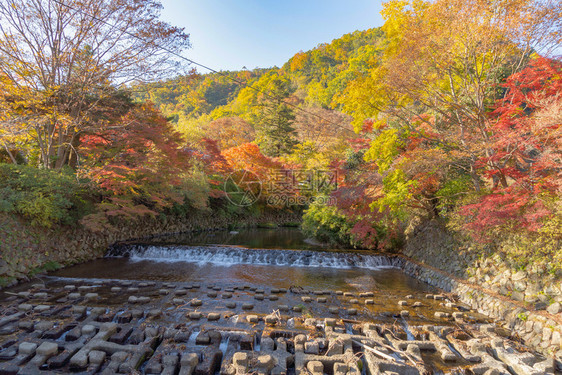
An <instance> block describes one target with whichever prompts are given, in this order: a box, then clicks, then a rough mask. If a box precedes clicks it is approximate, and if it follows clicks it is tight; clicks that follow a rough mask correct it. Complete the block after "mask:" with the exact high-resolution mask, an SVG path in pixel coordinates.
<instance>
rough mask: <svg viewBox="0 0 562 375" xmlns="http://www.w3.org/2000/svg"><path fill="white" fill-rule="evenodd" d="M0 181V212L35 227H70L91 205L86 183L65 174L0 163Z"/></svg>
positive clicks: (90, 194)
mask: <svg viewBox="0 0 562 375" xmlns="http://www.w3.org/2000/svg"><path fill="white" fill-rule="evenodd" d="M0 180H1V181H3V185H4V186H2V187H1V188H0V212H4V213H11V214H17V215H21V216H23V217H25V218H26V219H28V220H30V221H31V223H32V224H33V225H36V226H42V227H46V228H50V227H52V226H53V225H54V224H63V225H71V224H74V223H76V222H77V221H78V220H79V219H80V218H81V217H82V216H84V215H85V214H87V213H89V212H90V211H91V209H92V206H93V203H92V200H93V199H92V198H93V192H92V191H91V190H90V187H89V184H88V183H87V181H86V180H78V179H77V178H76V176H75V175H74V174H73V173H72V172H69V171H65V172H55V171H51V170H43V169H38V168H35V167H30V166H25V165H13V164H0Z"/></svg>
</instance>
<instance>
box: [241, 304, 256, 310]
mask: <svg viewBox="0 0 562 375" xmlns="http://www.w3.org/2000/svg"><path fill="white" fill-rule="evenodd" d="M253 308H254V304H252V303H243V304H242V310H252V309H253Z"/></svg>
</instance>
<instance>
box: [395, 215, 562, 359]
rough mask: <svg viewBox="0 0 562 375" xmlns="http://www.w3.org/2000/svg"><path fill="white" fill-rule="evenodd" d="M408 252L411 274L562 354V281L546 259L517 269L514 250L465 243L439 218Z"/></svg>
mask: <svg viewBox="0 0 562 375" xmlns="http://www.w3.org/2000/svg"><path fill="white" fill-rule="evenodd" d="M402 254H403V256H404V259H405V260H406V262H405V264H404V266H403V267H402V268H403V270H404V271H405V272H406V273H407V274H409V275H411V276H414V277H416V278H417V279H419V280H421V281H424V282H426V283H428V284H430V285H433V286H437V287H439V288H441V289H443V290H445V291H447V292H450V293H453V294H456V295H457V296H458V298H459V300H460V301H461V302H464V303H466V304H468V305H470V306H471V307H472V308H473V309H475V310H477V311H479V312H481V313H483V314H485V315H487V316H489V317H491V318H493V319H496V320H497V323H498V324H500V325H503V326H504V327H505V328H507V329H509V330H510V331H512V332H513V334H514V335H516V336H518V337H519V338H521V339H522V340H524V342H525V343H526V344H527V345H529V346H530V347H532V348H533V349H535V350H537V351H540V352H542V353H543V354H545V355H549V356H555V357H556V358H558V359H560V358H562V352H561V337H562V314H561V312H562V305H561V303H562V289H561V288H562V283H561V280H560V275H558V274H557V273H554V272H548V269H547V268H546V266H545V264H544V263H541V262H538V263H537V264H532V265H531V266H528V267H525V269H516V268H515V267H514V261H513V259H512V258H511V257H509V256H508V255H507V256H506V254H501V253H493V252H486V250H485V249H484V248H482V247H480V248H477V247H476V246H471V245H468V244H466V243H463V242H462V241H459V240H458V239H457V238H455V237H454V236H453V235H452V234H451V233H450V232H448V231H447V230H445V229H444V227H442V226H441V225H440V224H439V223H437V222H430V223H426V224H425V225H423V226H421V227H419V228H417V229H416V231H415V232H414V233H412V234H411V236H410V237H409V238H408V241H407V243H406V246H405V248H404V249H403V251H402ZM545 262H546V260H545Z"/></svg>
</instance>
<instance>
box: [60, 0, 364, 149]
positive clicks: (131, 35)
mask: <svg viewBox="0 0 562 375" xmlns="http://www.w3.org/2000/svg"><path fill="white" fill-rule="evenodd" d="M52 1H54V2H55V3H57V4H59V5H62V6H64V7H67V8H68V9H71V10H73V11H75V12H78V13H81V14H83V15H85V16H88V17H90V18H92V19H94V20H96V21H98V22H101V23H103V24H105V25H107V26H109V27H110V28H112V29H117V30H119V31H120V32H122V33H124V34H127V35H128V36H130V37H132V38H135V39H139V40H142V38H140V37H139V36H137V35H135V34H133V33H131V32H129V31H127V30H122V29H120V28H118V27H117V26H115V25H113V24H111V23H109V22H107V21H105V20H102V19H100V18H98V17H96V16H92V15H91V14H88V13H86V12H84V11H83V10H82V9H77V8H75V7H73V6H71V5H68V4H65V3H63V2H62V1H60V0H52ZM155 46H156V48H159V49H160V50H162V51H165V52H167V53H169V54H171V55H173V56H176V57H178V58H180V59H182V60H185V61H187V62H189V63H191V64H193V65H196V66H198V67H201V68H203V69H206V70H208V71H210V72H213V73H216V74H218V75H220V76H223V77H225V78H227V79H229V80H231V81H233V82H236V83H237V84H239V85H241V86H243V87H248V88H250V89H252V90H254V91H256V92H259V93H261V94H263V95H265V96H266V97H268V98H270V99H272V100H277V101H280V102H283V103H284V104H285V105H288V106H290V107H293V108H295V109H296V110H298V111H301V112H304V113H307V114H309V115H312V116H314V117H316V118H318V119H320V120H322V121H325V122H327V123H329V124H332V125H334V126H336V127H338V128H341V129H344V130H347V131H349V132H352V133H353V134H354V135H356V133H355V132H354V131H353V130H350V129H348V128H346V127H344V126H341V125H340V124H338V123H335V122H332V121H330V120H328V119H326V118H324V117H322V116H320V115H318V114H316V113H312V112H310V111H307V110H305V109H303V108H301V107H299V106H297V105H295V104H293V103H290V102H287V101H286V100H284V99H283V98H280V97H276V96H274V95H271V94H269V93H268V92H265V91H263V90H260V89H258V88H256V87H254V86H252V85H249V84H245V83H244V82H242V81H240V80H239V79H236V78H234V77H231V76H229V75H228V74H225V73H223V72H221V71H219V70H216V69H213V68H211V67H209V66H207V65H204V64H201V63H198V62H197V61H195V60H192V59H189V58H187V57H185V56H182V55H180V54H179V53H177V52H175V51H172V50H171V49H169V48H166V47H163V46H161V45H158V44H156V45H155ZM321 133H322V129H320V131H319V133H318V135H317V137H316V140H318V138H319V137H320V135H321Z"/></svg>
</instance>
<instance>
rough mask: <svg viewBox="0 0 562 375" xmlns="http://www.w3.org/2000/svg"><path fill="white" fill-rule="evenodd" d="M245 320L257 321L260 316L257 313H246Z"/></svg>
mask: <svg viewBox="0 0 562 375" xmlns="http://www.w3.org/2000/svg"><path fill="white" fill-rule="evenodd" d="M246 320H247V321H248V322H250V323H254V324H255V323H258V322H259V321H260V318H259V317H258V316H257V315H248V316H246Z"/></svg>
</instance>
